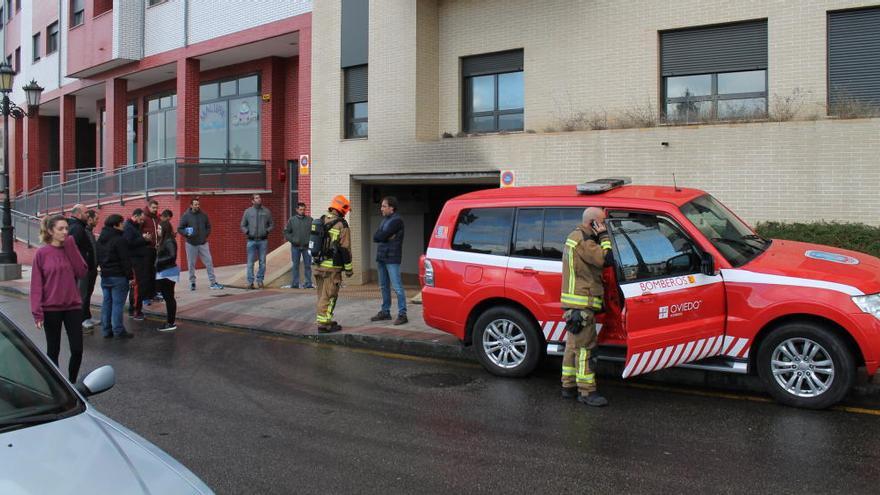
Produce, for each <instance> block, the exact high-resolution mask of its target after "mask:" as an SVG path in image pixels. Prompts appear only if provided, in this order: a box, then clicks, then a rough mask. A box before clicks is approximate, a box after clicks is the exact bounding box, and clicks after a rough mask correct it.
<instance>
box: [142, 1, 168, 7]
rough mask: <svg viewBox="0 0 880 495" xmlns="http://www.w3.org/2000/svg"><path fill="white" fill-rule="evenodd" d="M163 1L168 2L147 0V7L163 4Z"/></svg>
mask: <svg viewBox="0 0 880 495" xmlns="http://www.w3.org/2000/svg"><path fill="white" fill-rule="evenodd" d="M163 3H168V0H147V8H150V7H155V6H156V5H162V4H163Z"/></svg>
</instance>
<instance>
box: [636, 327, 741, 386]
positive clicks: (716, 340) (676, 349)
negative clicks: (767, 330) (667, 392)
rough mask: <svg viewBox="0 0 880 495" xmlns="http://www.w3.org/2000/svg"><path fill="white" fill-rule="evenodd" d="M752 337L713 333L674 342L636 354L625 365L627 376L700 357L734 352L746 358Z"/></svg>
mask: <svg viewBox="0 0 880 495" xmlns="http://www.w3.org/2000/svg"><path fill="white" fill-rule="evenodd" d="M748 342H749V339H745V338H739V339H738V338H736V337H730V336H726V337H710V338H708V339H700V340H692V341H690V342H686V343H683V344H678V345H670V346H667V347H661V348H659V349H654V350H650V351H645V352H637V353H635V354H633V355H632V356H631V357H630V358H629V360H628V361H627V362H626V366H624V368H623V378H629V377H631V376H636V375H641V374H643V373H650V372H652V371H657V370H661V369H663V368H671V367H673V366H678V365H680V364H684V363H689V362H691V361H699V360H700V359H705V358H707V357H711V356H731V357H741V358H745V357H748V355H749V348H748V347H746V344H748Z"/></svg>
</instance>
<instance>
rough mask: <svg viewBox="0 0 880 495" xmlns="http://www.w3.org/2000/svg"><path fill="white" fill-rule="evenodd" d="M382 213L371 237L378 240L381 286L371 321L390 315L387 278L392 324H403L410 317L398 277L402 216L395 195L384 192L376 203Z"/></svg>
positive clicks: (384, 318) (401, 253)
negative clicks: (393, 297) (393, 298)
mask: <svg viewBox="0 0 880 495" xmlns="http://www.w3.org/2000/svg"><path fill="white" fill-rule="evenodd" d="M379 211H380V212H381V213H382V217H383V219H382V223H381V224H379V230H377V231H376V233H375V234H373V241H374V242H377V243H379V246H378V248H377V249H376V270H377V271H378V272H379V288H380V289H381V290H382V308H381V309H380V310H379V312H378V313H377V314H376V316H374V317H372V318H370V321H382V320H390V319H391V291H390V290H389V288H388V285H389V282H390V285H391V286H392V287H394V293H395V294H397V319H396V320H394V324H395V325H403V324H404V323H406V322H408V321H409V320H408V319H407V318H406V293H405V292H404V290H403V283H402V281H401V279H400V259H401V257H402V255H403V219H402V218H400V214H399V213H397V198H395V197H394V196H386V197H384V198H382V205H381V206H380V207H379Z"/></svg>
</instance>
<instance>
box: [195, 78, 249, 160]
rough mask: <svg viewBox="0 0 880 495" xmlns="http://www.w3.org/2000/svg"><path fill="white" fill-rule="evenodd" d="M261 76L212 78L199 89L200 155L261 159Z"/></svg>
mask: <svg viewBox="0 0 880 495" xmlns="http://www.w3.org/2000/svg"><path fill="white" fill-rule="evenodd" d="M260 136H261V133H260V78H259V76H257V75H255V74H254V75H249V76H245V77H240V78H237V79H227V80H222V81H212V82H209V83H205V84H202V85H201V87H200V88H199V156H200V157H202V158H231V159H237V160H259V159H260V152H261V144H262V142H261V139H260Z"/></svg>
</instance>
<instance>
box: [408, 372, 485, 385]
mask: <svg viewBox="0 0 880 495" xmlns="http://www.w3.org/2000/svg"><path fill="white" fill-rule="evenodd" d="M408 379H409V381H410V382H412V383H413V384H414V385H417V386H419V387H425V388H449V387H460V386H462V385H467V384H469V383H471V382H473V381H474V379H473V378H471V377H469V376H464V375H456V374H454V373H418V374H415V375H410V376H409V377H408Z"/></svg>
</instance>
